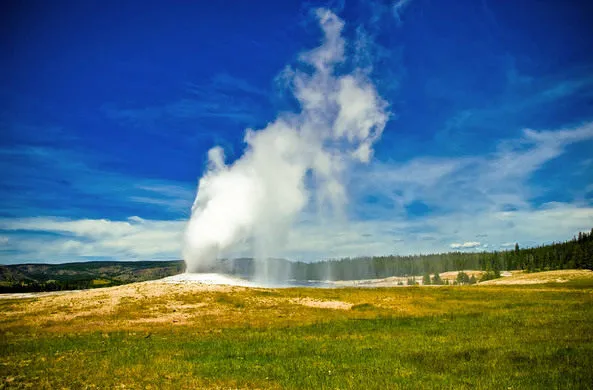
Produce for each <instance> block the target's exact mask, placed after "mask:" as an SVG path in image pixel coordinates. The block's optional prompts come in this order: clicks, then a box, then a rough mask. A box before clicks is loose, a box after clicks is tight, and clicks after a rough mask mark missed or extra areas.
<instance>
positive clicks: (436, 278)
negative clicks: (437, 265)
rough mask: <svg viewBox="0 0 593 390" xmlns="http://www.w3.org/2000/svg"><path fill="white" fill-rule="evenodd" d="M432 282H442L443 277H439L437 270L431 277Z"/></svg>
mask: <svg viewBox="0 0 593 390" xmlns="http://www.w3.org/2000/svg"><path fill="white" fill-rule="evenodd" d="M432 284H434V285H437V286H438V285H442V284H444V283H443V279H441V275H439V274H438V272H437V273H436V274H434V276H433V277H432Z"/></svg>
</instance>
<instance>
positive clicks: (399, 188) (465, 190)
mask: <svg viewBox="0 0 593 390" xmlns="http://www.w3.org/2000/svg"><path fill="white" fill-rule="evenodd" d="M592 139H593V122H590V123H585V124H583V125H581V126H578V127H576V128H569V129H562V130H558V131H534V130H529V129H527V130H525V131H524V132H523V135H522V136H521V137H519V138H515V139H510V140H503V141H501V142H499V144H498V147H497V148H496V150H495V152H493V153H490V154H487V155H481V156H480V155H477V156H466V157H458V158H429V157H421V158H416V159H412V160H410V161H407V162H404V163H382V164H375V165H373V166H372V167H371V171H370V172H366V171H364V172H359V174H358V175H357V176H356V178H355V180H354V182H355V183H356V186H355V187H354V188H353V189H354V190H356V191H357V192H358V193H359V196H365V194H368V193H373V194H375V195H377V194H379V195H381V196H383V197H385V198H387V199H391V201H392V202H393V203H392V206H393V205H395V206H398V207H404V206H406V205H409V204H411V203H412V202H415V201H421V202H424V203H426V204H428V205H433V206H435V207H437V208H439V209H441V210H443V211H447V212H453V211H459V210H465V211H468V212H471V211H482V210H493V211H501V210H504V209H505V208H509V207H511V208H517V209H525V208H529V207H530V204H531V200H532V199H533V198H534V197H535V196H536V195H538V194H537V188H534V187H533V186H530V185H528V183H527V180H528V179H529V178H530V177H531V175H533V173H534V172H536V171H538V170H539V169H541V168H542V167H543V166H544V165H545V164H546V163H547V162H549V161H551V160H553V159H555V158H557V157H559V156H560V155H562V154H563V153H564V152H565V151H566V148H567V147H568V146H569V145H571V144H573V143H578V142H584V141H588V140H592Z"/></svg>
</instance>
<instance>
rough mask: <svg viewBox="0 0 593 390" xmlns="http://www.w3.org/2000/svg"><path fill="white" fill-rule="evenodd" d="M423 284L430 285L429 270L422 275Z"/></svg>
mask: <svg viewBox="0 0 593 390" xmlns="http://www.w3.org/2000/svg"><path fill="white" fill-rule="evenodd" d="M422 284H423V285H425V286H428V285H430V274H429V273H428V272H426V273H425V274H424V275H423V276H422Z"/></svg>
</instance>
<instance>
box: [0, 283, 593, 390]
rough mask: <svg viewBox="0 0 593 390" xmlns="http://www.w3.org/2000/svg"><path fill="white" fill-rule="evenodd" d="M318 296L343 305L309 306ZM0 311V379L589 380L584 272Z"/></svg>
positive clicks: (148, 296)
mask: <svg viewBox="0 0 593 390" xmlns="http://www.w3.org/2000/svg"><path fill="white" fill-rule="evenodd" d="M155 289H156V290H155ZM116 295H117V296H118V298H117V299H115V298H114V297H115V296H116ZM324 302H330V303H331V302H334V303H335V302H346V303H348V304H349V305H348V306H347V307H348V309H343V308H340V309H335V308H329V307H314V305H317V304H319V305H322V304H323V303H324ZM322 306H323V305H322ZM0 312H1V313H2V314H3V315H2V316H1V317H0V374H1V377H2V382H1V383H0V388H24V387H31V388H52V389H53V388H63V387H66V388H93V387H94V388H115V387H117V386H120V385H124V386H126V388H147V387H151V388H155V389H156V388H168V387H174V388H203V387H214V388H216V387H218V388H435V387H446V388H538V389H539V388H590V387H591V384H592V383H593V374H592V373H593V358H592V356H593V284H592V283H591V281H588V282H587V281H582V280H581V281H575V282H571V283H568V284H553V285H552V284H550V285H539V286H518V287H508V286H507V287H504V286H489V287H480V286H477V287H439V288H421V287H410V288H392V289H274V290H266V289H245V288H226V289H213V290H192V289H191V288H177V287H174V286H170V285H161V284H145V285H130V286H125V287H118V288H115V289H104V290H102V291H101V292H100V293H95V292H84V293H77V294H70V295H59V296H50V297H44V298H40V299H33V300H32V299H29V300H0Z"/></svg>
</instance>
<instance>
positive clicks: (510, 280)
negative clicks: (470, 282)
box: [480, 269, 593, 286]
mask: <svg viewBox="0 0 593 390" xmlns="http://www.w3.org/2000/svg"><path fill="white" fill-rule="evenodd" d="M590 278H593V271H591V270H576V269H574V270H558V271H546V272H535V273H513V275H512V276H508V277H504V278H500V279H493V280H488V281H485V282H482V283H480V285H482V286H488V285H490V286H492V285H494V286H496V285H499V286H501V285H526V284H546V283H566V282H569V281H572V280H579V279H590Z"/></svg>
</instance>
